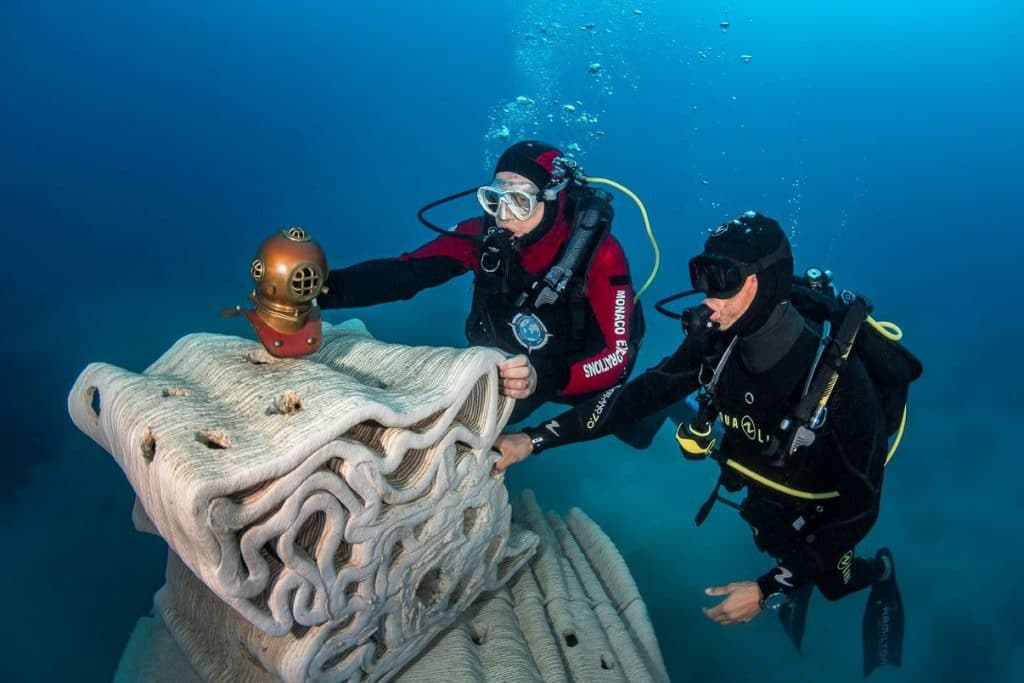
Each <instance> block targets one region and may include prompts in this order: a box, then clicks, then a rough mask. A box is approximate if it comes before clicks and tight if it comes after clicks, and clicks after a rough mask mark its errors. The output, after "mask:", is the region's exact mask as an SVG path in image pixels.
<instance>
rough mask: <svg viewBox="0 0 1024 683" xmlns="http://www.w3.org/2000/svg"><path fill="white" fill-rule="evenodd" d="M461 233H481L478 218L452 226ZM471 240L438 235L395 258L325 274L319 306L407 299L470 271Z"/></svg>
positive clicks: (473, 254)
mask: <svg viewBox="0 0 1024 683" xmlns="http://www.w3.org/2000/svg"><path fill="white" fill-rule="evenodd" d="M455 232H457V233H459V234H463V235H474V234H477V233H479V232H480V221H479V220H476V219H472V220H468V221H463V222H462V223H460V224H459V225H458V226H456V228H455ZM475 263H476V246H475V241H474V240H469V239H465V238H459V237H453V236H451V235H441V236H439V237H436V238H435V239H433V240H431V241H430V242H427V243H426V244H425V245H423V246H422V247H420V248H419V249H417V250H415V251H413V252H411V253H410V252H407V253H404V254H402V255H401V256H399V257H398V258H387V259H373V260H370V261H363V262H362V263H357V264H355V265H351V266H348V267H347V268H338V269H336V270H332V271H331V272H330V273H328V275H327V283H326V284H327V291H326V292H325V293H323V294H321V295H320V296H318V297H317V302H318V303H319V304H320V307H321V308H325V309H327V308H358V307H361V306H373V305H376V304H380V303H384V302H386V301H399V300H402V299H409V298H412V297H413V296H415V295H416V293H417V292H420V291H422V290H424V289H427V288H429V287H436V286H438V285H440V284H442V283H444V282H447V281H448V280H451V279H452V278H454V277H456V276H458V275H461V274H463V273H465V272H466V271H468V270H473V267H474V265H475Z"/></svg>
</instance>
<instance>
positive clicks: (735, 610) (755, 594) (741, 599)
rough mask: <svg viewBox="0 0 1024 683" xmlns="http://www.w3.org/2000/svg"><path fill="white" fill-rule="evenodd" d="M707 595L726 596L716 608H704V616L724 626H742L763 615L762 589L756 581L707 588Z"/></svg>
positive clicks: (736, 582) (705, 592)
mask: <svg viewBox="0 0 1024 683" xmlns="http://www.w3.org/2000/svg"><path fill="white" fill-rule="evenodd" d="M704 594H705V595H726V596H728V597H727V598H726V599H725V600H723V601H722V602H720V603H718V604H717V605H715V606H714V607H704V608H702V609H703V610H704V616H706V617H707V618H708V619H710V620H712V621H716V622H718V623H719V624H722V625H723V626H728V625H729V624H742V623H744V622H747V621H750V620H751V619H753V618H754V617H756V616H757V615H758V614H760V613H761V597H762V596H761V588H760V587H759V586H758V585H757V582H756V581H735V582H733V583H730V584H727V585H725V586H715V587H714V588H705V589H704Z"/></svg>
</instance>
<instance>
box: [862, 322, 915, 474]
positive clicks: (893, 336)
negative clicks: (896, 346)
mask: <svg viewBox="0 0 1024 683" xmlns="http://www.w3.org/2000/svg"><path fill="white" fill-rule="evenodd" d="M868 324H869V325H871V327H873V328H874V329H875V331H876V332H878V334H880V335H882V336H883V337H885V338H886V339H888V340H890V341H897V342H898V341H899V340H901V339H903V330H901V329H900V328H899V325H897V324H896V323H892V322H888V321H884V320H883V321H881V322H879V321H878V320H875V319H874V318H872V317H871V316H870V315H869V316H868ZM906 426H907V407H906V406H903V417H901V418H900V426H899V429H897V430H896V438H895V439H893V442H892V446H891V447H890V448H889V452H888V453H887V454H886V456H885V464H886V465H888V464H889V461H890V460H892V456H893V455H895V453H896V449H897V448H899V446H900V441H902V440H903V429H904V427H906Z"/></svg>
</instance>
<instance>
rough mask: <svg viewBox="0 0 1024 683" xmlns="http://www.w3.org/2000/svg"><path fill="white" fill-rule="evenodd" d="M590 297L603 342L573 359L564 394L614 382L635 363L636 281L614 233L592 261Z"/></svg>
mask: <svg viewBox="0 0 1024 683" xmlns="http://www.w3.org/2000/svg"><path fill="white" fill-rule="evenodd" d="M587 299H588V300H589V301H590V308H591V310H592V311H593V313H594V318H595V320H596V321H597V324H598V327H599V328H600V330H601V336H602V339H601V340H600V342H603V346H602V347H601V349H600V351H598V352H597V353H595V354H593V355H591V356H587V357H586V358H581V359H576V360H574V361H573V363H572V366H571V368H570V369H569V382H568V383H567V384H566V385H565V388H564V389H562V391H561V392H560V393H561V394H562V395H563V396H575V395H578V394H589V393H593V392H596V391H603V390H604V389H608V388H609V387H612V386H615V385H616V384H618V383H619V382H620V381H622V379H623V378H624V376H625V374H626V371H627V370H628V369H629V368H630V367H632V364H633V360H634V359H633V354H635V353H636V347H635V345H633V344H632V343H631V342H632V340H633V337H632V335H633V326H632V320H633V284H632V281H631V279H630V277H629V262H628V261H626V254H625V252H623V251H622V246H621V245H620V244H619V243H618V241H617V240H616V239H615V238H614V237H612V236H611V235H609V236H608V237H606V238H605V240H604V242H602V243H601V246H600V248H599V249H598V251H597V253H596V254H595V255H594V260H593V262H592V263H591V265H590V271H589V272H588V274H587ZM600 342H599V343H600ZM590 348H594V347H593V346H590Z"/></svg>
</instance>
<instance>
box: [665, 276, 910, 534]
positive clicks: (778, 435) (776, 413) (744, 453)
mask: <svg viewBox="0 0 1024 683" xmlns="http://www.w3.org/2000/svg"><path fill="white" fill-rule="evenodd" d="M789 300H790V302H791V304H792V305H793V306H794V308H795V309H796V310H797V311H798V312H799V313H800V314H801V315H803V316H804V318H805V319H807V320H808V321H809V322H810V323H812V324H814V325H815V327H819V326H820V329H821V331H822V336H821V338H820V341H819V340H818V339H815V338H814V335H813V334H809V333H808V330H805V331H804V333H803V334H802V335H801V336H800V337H799V339H798V340H797V342H796V343H795V344H794V348H793V349H791V352H790V353H788V354H787V356H786V357H785V358H784V359H783V361H781V362H780V363H779V364H778V367H776V368H772V369H771V370H769V371H768V372H767V373H763V376H761V377H759V378H757V381H756V383H757V384H758V385H763V386H770V387H772V390H771V392H770V394H769V395H768V396H767V397H766V398H768V399H769V400H770V401H773V402H776V403H777V405H775V406H770V407H759V408H756V409H755V408H753V406H752V405H751V403H756V402H757V397H756V396H753V395H752V394H751V393H748V392H746V391H743V390H742V389H741V388H740V387H736V386H733V387H727V386H722V385H721V381H723V380H722V378H723V377H725V378H729V379H725V380H724V381H726V382H727V383H728V384H734V383H735V382H737V378H738V375H737V369H736V368H733V369H732V370H731V371H730V372H729V373H725V372H719V373H716V375H715V376H716V382H715V386H713V387H710V391H709V393H710V394H711V395H712V396H713V403H714V406H715V408H714V410H715V412H716V413H718V415H717V416H718V417H719V418H721V419H722V421H723V424H726V425H727V426H728V427H729V428H730V430H729V431H730V432H732V434H733V435H735V434H737V433H742V434H744V435H745V436H746V437H747V441H748V442H749V443H743V439H741V438H738V437H736V436H733V438H731V439H729V438H728V437H729V435H730V434H729V432H727V438H726V439H723V444H722V448H721V449H719V450H718V451H714V452H712V451H713V446H714V441H713V440H712V441H710V444H711V446H710V447H708V448H707V449H705V450H704V451H703V453H698V452H697V450H695V449H694V447H693V440H694V437H693V435H694V434H695V433H696V432H694V431H693V430H692V427H691V428H690V431H689V432H687V429H686V428H687V427H688V425H685V424H684V425H680V429H679V430H678V431H677V440H678V441H679V444H680V447H681V448H682V449H683V454H684V455H685V456H686V457H688V458H691V459H695V458H697V457H701V455H707V454H711V455H712V456H713V457H714V458H715V459H716V460H717V461H718V462H719V464H720V466H721V467H722V476H721V477H719V480H718V482H717V483H716V486H715V488H714V490H713V491H712V493H711V496H710V497H709V498H708V500H707V501H706V502H705V504H704V505H703V506H701V509H700V511H699V512H698V514H697V518H696V522H697V524H698V525H700V524H701V523H702V522H703V521H704V519H705V518H706V517H707V514H708V513H709V512H710V509H711V506H712V505H713V504H714V503H715V501H716V500H723V501H725V499H723V498H721V497H720V496H719V495H718V490H719V488H720V487H721V486H725V487H726V488H727V490H730V491H736V490H739V488H741V487H742V486H744V485H746V484H747V483H748V482H749V481H751V480H753V481H756V482H758V483H759V484H761V485H763V486H765V487H767V488H769V489H771V490H772V491H774V492H775V493H778V494H781V495H782V496H784V497H788V498H790V499H794V500H803V501H812V500H813V501H824V500H830V499H834V498H838V497H839V494H838V492H836V491H809V490H806V489H804V488H799V487H798V486H793V485H791V484H792V483H793V482H791V481H790V480H791V478H792V477H793V475H794V474H795V473H794V471H793V468H792V467H790V468H788V469H787V468H786V465H787V463H786V462H785V458H780V455H779V454H780V444H791V443H792V438H791V436H792V432H791V430H795V429H796V428H797V427H798V426H803V427H804V428H806V429H810V430H811V431H813V430H816V429H817V428H819V427H820V424H817V425H815V424H813V420H812V419H809V418H807V416H802V417H803V418H804V421H805V424H802V425H800V424H798V422H797V420H798V419H799V418H798V416H797V413H800V410H799V408H800V406H801V403H805V404H812V403H813V400H812V401H808V400H807V399H808V395H807V391H808V385H810V384H812V381H811V380H817V383H818V384H821V385H823V386H827V392H828V393H831V389H832V387H833V386H834V384H835V381H836V380H837V379H838V374H839V373H840V372H842V370H843V367H844V366H845V364H846V362H847V357H848V356H849V355H850V354H851V353H852V354H855V355H856V357H857V358H858V361H859V362H860V363H861V364H863V366H864V368H865V370H866V372H867V375H868V378H869V379H870V384H871V386H872V387H873V388H874V390H875V393H876V395H877V397H878V401H879V404H880V407H881V412H882V417H883V420H884V424H885V431H886V435H887V437H890V438H892V437H895V440H894V443H893V446H892V448H891V449H890V451H889V453H888V455H887V457H886V460H885V463H888V461H889V459H890V458H891V457H892V454H893V452H894V451H895V448H896V446H897V445H898V443H899V439H900V438H901V437H902V430H903V427H904V425H905V420H906V405H907V397H908V393H909V386H910V383H911V382H913V381H914V380H916V379H917V378H918V377H920V375H921V372H922V370H923V368H922V365H921V362H920V361H919V360H918V359H917V358H916V357H914V355H913V354H912V353H910V351H909V350H907V349H906V348H905V347H904V346H903V345H902V344H900V343H899V340H900V339H901V338H902V333H901V332H899V328H897V327H895V326H894V325H891V324H890V323H878V322H877V321H875V320H874V319H872V318H871V317H870V315H869V312H870V310H871V307H870V304H867V302H866V301H865V300H864V299H863V298H860V297H857V296H856V295H854V294H852V293H851V292H849V291H846V290H844V291H839V290H837V289H836V288H835V287H834V286H832V283H831V274H830V273H829V272H828V271H823V270H820V269H817V268H811V269H808V271H807V272H806V273H805V275H804V276H803V277H801V278H797V279H796V280H795V281H794V284H793V287H792V290H791V292H790V297H789ZM841 329H846V330H850V329H852V330H853V334H854V335H855V336H854V337H853V338H852V339H850V340H849V342H850V346H849V348H846V349H843V348H842V346H841V344H840V343H839V342H838V341H837V340H836V339H834V338H832V337H830V336H829V335H830V331H831V330H841ZM837 336H838V333H837ZM810 344H815V345H819V347H820V348H821V350H822V353H820V354H817V355H815V354H813V352H812V351H811V352H810V353H809V346H808V345H810ZM727 353H728V352H727ZM808 357H814V362H813V363H812V364H811V367H810V368H807V367H806V366H805V367H799V368H796V367H793V366H792V361H791V360H790V361H789V362H787V359H794V358H803V359H806V358H808ZM725 362H726V363H727V362H728V357H727V356H726V359H725ZM787 366H788V367H787ZM739 372H740V373H742V370H739ZM769 375H771V376H770V377H769ZM776 375H778V376H776ZM738 381H739V382H740V384H742V382H743V379H742V378H738ZM747 381H754V380H752V379H751V378H748V379H747ZM801 385H803V386H801ZM737 394H739V396H737ZM751 398H753V399H754V400H753V401H750V400H749V399H751ZM810 398H811V399H814V400H817V399H818V398H821V399H822V405H824V403H825V402H827V398H828V394H825V395H824V396H823V397H814V396H811V397H810ZM743 403H747V406H745V407H744V406H743ZM744 408H746V409H744ZM741 410H743V412H742V413H741V414H740V415H737V413H740V411H741ZM730 411H731V412H730ZM755 415H756V416H755ZM707 417H708V416H707V415H704V416H703V418H705V419H706V418H707ZM711 419H714V418H713V417H712V418H711ZM737 430H738V431H737ZM787 432H789V433H787ZM707 437H709V438H710V429H708V430H707ZM811 442H813V436H812V438H811ZM798 448H799V446H798V447H797V448H794V449H793V450H794V451H795V450H798ZM781 450H783V451H784V450H785V449H781ZM769 460H772V461H774V463H775V464H776V465H777V466H778V467H777V469H778V473H777V474H774V476H773V475H772V473H769V475H768V476H766V475H765V474H764V473H763V468H759V469H761V470H762V471H760V472H759V471H758V470H755V469H753V468H752V467H750V466H749V464H750V463H751V462H755V461H760V462H761V463H764V462H767V461H769ZM806 464H807V463H806V462H804V463H803V465H804V466H806ZM812 465H813V463H812ZM801 469H804V468H803V467H801ZM726 502H729V503H730V504H731V505H733V506H734V507H736V506H735V504H733V503H731V502H730V501H726Z"/></svg>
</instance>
